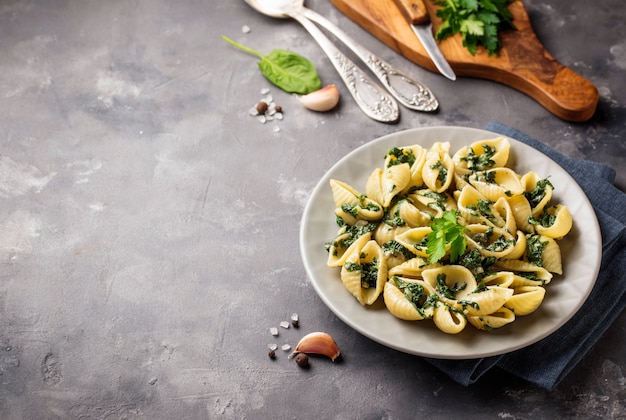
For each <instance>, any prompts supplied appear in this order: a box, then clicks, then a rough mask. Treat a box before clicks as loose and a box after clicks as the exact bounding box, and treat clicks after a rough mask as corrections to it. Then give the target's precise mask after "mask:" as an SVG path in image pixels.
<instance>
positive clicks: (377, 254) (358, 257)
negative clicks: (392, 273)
mask: <svg viewBox="0 0 626 420" xmlns="http://www.w3.org/2000/svg"><path fill="white" fill-rule="evenodd" d="M348 262H352V263H354V264H361V265H364V264H367V263H372V262H376V264H377V266H378V271H377V279H376V286H375V287H367V288H364V287H363V286H362V272H361V271H360V270H354V271H350V270H348V269H347V264H346V263H348ZM386 281H387V265H386V262H385V259H384V258H383V253H382V250H381V248H380V246H379V245H378V244H377V243H376V241H374V240H371V241H369V242H367V243H366V244H365V245H364V246H363V248H361V249H360V250H358V249H355V250H354V251H353V252H352V253H351V254H350V255H349V256H348V258H347V259H346V262H345V263H344V265H343V266H342V268H341V282H342V283H343V285H344V286H345V287H346V289H348V291H349V292H350V293H351V294H352V296H354V297H355V298H356V299H357V300H358V301H359V303H360V304H361V305H371V304H373V303H374V302H375V301H376V300H377V299H378V297H379V296H380V294H381V293H382V292H383V288H384V286H385V282H386Z"/></svg>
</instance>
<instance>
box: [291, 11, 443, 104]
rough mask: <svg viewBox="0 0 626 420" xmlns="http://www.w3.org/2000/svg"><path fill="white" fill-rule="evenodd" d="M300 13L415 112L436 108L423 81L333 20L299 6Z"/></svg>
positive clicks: (430, 93) (431, 95)
mask: <svg viewBox="0 0 626 420" xmlns="http://www.w3.org/2000/svg"><path fill="white" fill-rule="evenodd" d="M299 12H300V13H301V14H302V15H304V16H305V17H306V18H308V19H310V20H312V21H314V22H316V23H318V24H320V25H321V26H322V27H324V28H326V29H327V30H328V31H329V32H331V33H332V34H333V35H335V36H336V37H337V38H338V39H339V40H340V41H341V42H343V43H344V44H346V46H347V47H348V48H350V49H351V50H352V51H353V52H354V53H355V54H356V55H357V56H358V57H359V58H360V59H361V60H363V62H364V63H365V64H367V66H368V67H369V68H370V70H372V72H373V73H374V74H375V75H376V77H377V78H378V80H380V82H381V83H382V84H383V86H385V87H386V88H387V89H388V90H389V92H391V94H392V95H393V96H394V97H395V98H396V99H397V100H398V101H399V102H400V103H401V104H402V105H404V106H406V107H407V108H410V109H414V110H416V111H423V112H432V111H435V110H437V108H439V102H438V101H437V98H435V95H433V93H432V92H431V91H430V89H428V88H427V87H426V86H424V85H423V84H422V83H420V82H418V81H416V80H414V79H412V78H411V77H410V76H408V75H407V74H405V73H403V72H402V71H400V70H398V69H396V68H395V67H393V66H392V65H391V64H389V63H387V62H386V61H384V60H383V59H381V58H380V57H378V56H376V54H374V53H372V52H371V51H369V50H368V49H366V48H365V47H363V46H362V45H361V44H359V43H358V42H356V41H355V40H354V39H352V38H351V37H350V36H349V35H348V34H346V33H345V32H344V31H343V30H341V29H340V28H338V27H337V26H336V25H335V24H334V23H332V22H331V21H329V20H328V19H326V18H325V17H324V16H322V15H320V14H319V13H317V12H315V11H314V10H311V9H307V8H306V7H302V8H301V9H300V10H299Z"/></svg>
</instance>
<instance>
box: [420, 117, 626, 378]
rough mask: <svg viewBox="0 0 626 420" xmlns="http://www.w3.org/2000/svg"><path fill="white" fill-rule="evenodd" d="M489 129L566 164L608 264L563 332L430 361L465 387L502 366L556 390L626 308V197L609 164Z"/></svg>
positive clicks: (513, 131) (510, 130) (494, 125)
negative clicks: (591, 214) (495, 351)
mask: <svg viewBox="0 0 626 420" xmlns="http://www.w3.org/2000/svg"><path fill="white" fill-rule="evenodd" d="M486 129H487V130H489V131H493V132H495V133H499V134H502V135H504V136H507V137H509V138H513V139H516V140H519V141H521V142H523V143H526V144H527V145H529V146H532V147H534V148H535V149H537V150H539V151H541V152H542V153H544V154H545V155H547V156H549V157H550V158H552V159H553V160H554V161H555V162H557V163H558V164H559V165H561V166H562V167H563V168H564V169H565V170H566V171H567V172H568V173H569V174H570V175H571V176H572V177H573V178H574V179H575V180H576V181H577V182H578V184H579V185H580V187H581V188H582V189H583V190H584V192H585V194H587V197H588V198H589V201H590V202H591V204H592V206H593V208H594V210H595V212H596V216H597V217H598V222H599V224H600V230H601V233H602V262H601V265H600V273H599V275H598V279H597V280H596V284H595V285H594V288H593V290H592V291H591V294H590V295H589V297H588V299H587V301H586V302H585V303H584V304H583V306H582V308H581V309H580V310H579V311H578V312H577V313H576V314H575V315H574V316H573V317H572V318H571V319H570V320H569V321H568V322H567V323H566V324H565V325H564V326H563V327H561V328H560V329H558V330H557V331H555V332H554V333H553V334H551V335H550V336H548V337H546V338H544V339H543V340H541V341H539V342H537V343H535V344H532V345H530V346H528V347H525V348H523V349H520V350H517V351H514V352H511V353H508V354H504V355H500V356H493V357H486V358H482V359H472V360H440V359H430V358H426V360H427V361H428V362H429V363H431V364H432V365H434V366H435V367H437V368H439V369H440V370H442V371H443V372H445V373H446V374H447V375H448V376H450V377H451V378H452V379H454V380H455V381H456V382H458V383H460V384H462V385H470V384H472V383H474V382H476V381H477V380H478V379H480V377H481V376H482V375H484V374H485V373H486V372H487V371H489V370H490V369H492V368H493V367H495V366H497V367H499V368H501V369H503V370H505V371H507V372H510V373H512V374H513V375H516V376H518V377H520V378H523V379H525V380H527V381H529V382H531V383H533V384H535V385H537V386H539V387H541V388H544V389H547V390H553V389H554V388H555V387H556V386H557V385H558V383H559V382H560V381H561V380H562V379H563V378H565V376H567V374H568V373H569V372H570V371H571V370H572V369H573V368H574V366H576V364H577V363H578V362H580V360H581V359H582V358H583V357H584V356H585V354H587V352H588V351H589V350H590V349H591V348H592V347H593V345H594V344H595V343H596V342H597V341H598V340H599V339H600V337H602V334H603V333H604V332H605V331H606V330H607V329H608V327H609V326H610V325H611V324H612V323H613V321H615V319H616V318H617V317H618V316H619V315H620V313H621V312H622V311H623V310H624V307H626V227H625V226H626V210H625V209H626V194H624V193H623V192H622V191H620V190H619V189H617V188H616V187H615V186H614V185H613V182H614V181H615V171H614V170H613V169H612V168H610V167H608V166H606V165H603V164H599V163H594V162H589V161H584V160H579V159H572V158H569V157H566V156H563V155H562V154H560V153H559V152H557V151H555V150H553V149H551V148H550V147H548V146H546V145H545V144H543V143H541V142H540V141H538V140H536V139H534V138H532V137H530V136H528V135H526V134H524V133H522V132H520V131H518V130H516V129H514V128H511V127H508V126H506V125H504V124H501V123H499V122H490V123H489V124H487V126H486Z"/></svg>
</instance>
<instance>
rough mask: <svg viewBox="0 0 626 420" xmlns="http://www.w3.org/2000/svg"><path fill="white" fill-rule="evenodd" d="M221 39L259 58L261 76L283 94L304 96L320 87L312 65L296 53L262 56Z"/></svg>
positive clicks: (274, 53)
mask: <svg viewBox="0 0 626 420" xmlns="http://www.w3.org/2000/svg"><path fill="white" fill-rule="evenodd" d="M222 39H223V40H224V41H226V42H228V43H229V44H231V45H232V46H234V47H237V48H239V49H241V50H244V51H246V52H248V53H250V54H253V55H256V56H257V57H259V58H260V59H261V61H259V63H258V66H259V69H260V70H261V73H263V76H265V78H266V79H267V80H269V81H270V82H272V83H273V84H275V85H276V86H278V87H279V88H281V89H282V90H284V91H285V92H288V93H298V94H301V95H305V94H307V93H311V92H314V91H316V90H319V89H320V88H321V87H322V82H321V80H320V78H319V76H318V75H317V70H315V66H314V65H313V63H311V62H310V61H309V60H308V59H306V58H305V57H303V56H301V55H300V54H298V53H295V52H293V51H288V50H272V51H270V53H269V54H268V55H263V54H261V53H260V52H258V51H256V50H253V49H252V48H248V47H245V46H243V45H241V44H239V43H237V42H235V41H233V40H232V39H230V38H228V37H226V36H222Z"/></svg>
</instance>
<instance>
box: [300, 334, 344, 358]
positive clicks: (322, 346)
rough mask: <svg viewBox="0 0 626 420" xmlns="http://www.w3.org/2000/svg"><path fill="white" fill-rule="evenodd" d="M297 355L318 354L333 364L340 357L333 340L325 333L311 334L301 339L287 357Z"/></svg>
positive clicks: (337, 347)
mask: <svg viewBox="0 0 626 420" xmlns="http://www.w3.org/2000/svg"><path fill="white" fill-rule="evenodd" d="M298 353H306V354H320V355H322V356H326V357H328V358H329V359H330V360H332V361H333V362H334V361H335V359H337V357H339V356H340V355H341V352H340V351H339V346H337V343H336V342H335V340H334V339H333V338H332V337H331V336H330V335H329V334H327V333H325V332H312V333H310V334H307V335H305V336H304V337H302V339H301V340H300V341H299V342H298V345H297V346H296V349H295V350H294V351H293V353H291V355H290V356H289V357H292V356H294V355H296V354H298Z"/></svg>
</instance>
